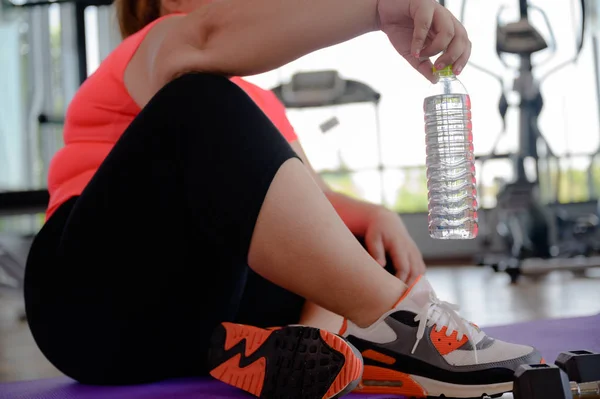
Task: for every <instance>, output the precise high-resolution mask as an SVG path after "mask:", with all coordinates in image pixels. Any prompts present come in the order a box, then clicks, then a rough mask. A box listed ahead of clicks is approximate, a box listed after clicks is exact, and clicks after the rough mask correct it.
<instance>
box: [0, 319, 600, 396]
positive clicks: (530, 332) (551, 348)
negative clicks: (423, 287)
mask: <svg viewBox="0 0 600 399" xmlns="http://www.w3.org/2000/svg"><path fill="white" fill-rule="evenodd" d="M485 331H486V332H487V333H488V334H489V335H491V336H493V337H496V338H498V339H502V340H505V341H512V342H518V343H523V344H529V345H533V346H536V347H537V348H538V349H539V350H540V351H541V352H542V354H543V355H544V357H545V358H546V360H547V361H548V362H552V361H554V359H556V356H558V354H559V353H560V352H563V351H567V350H581V349H587V350H590V351H595V352H600V315H596V316H591V317H579V318H572V319H555V320H540V321H532V322H526V323H519V324H513V325H510V326H501V327H489V328H486V329H485ZM243 398H252V396H250V395H248V394H246V393H245V392H243V391H240V390H238V389H236V388H233V387H230V386H228V385H225V384H223V383H220V382H218V381H215V380H211V379H186V380H172V381H165V382H161V383H156V384H149V385H138V386H130V387H92V386H85V385H80V384H77V383H76V382H74V381H72V380H70V379H68V378H54V379H46V380H38V381H22V382H13V383H8V384H0V399H243ZM347 398H348V399H397V398H400V397H399V396H393V395H361V394H352V395H348V396H347Z"/></svg>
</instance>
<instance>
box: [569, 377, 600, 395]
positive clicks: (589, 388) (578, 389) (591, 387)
mask: <svg viewBox="0 0 600 399" xmlns="http://www.w3.org/2000/svg"><path fill="white" fill-rule="evenodd" d="M571 394H573V399H580V398H581V399H600V381H592V382H582V383H579V384H578V383H576V382H571Z"/></svg>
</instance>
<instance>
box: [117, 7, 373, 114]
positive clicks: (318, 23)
mask: <svg viewBox="0 0 600 399" xmlns="http://www.w3.org/2000/svg"><path fill="white" fill-rule="evenodd" d="M377 26H378V24H377V0H220V1H215V2H213V3H210V4H208V5H205V6H202V7H200V8H199V9H197V10H196V11H194V12H193V13H191V14H188V15H185V16H173V17H171V18H167V19H165V20H163V21H161V22H160V23H159V24H157V26H155V27H154V28H153V29H152V31H151V32H150V33H149V34H148V36H147V37H146V39H145V40H144V43H142V46H141V47H140V49H139V51H138V52H137V53H136V55H135V56H134V59H132V61H131V63H130V65H129V67H128V71H127V73H126V76H130V77H131V76H133V77H138V78H137V79H139V80H142V78H143V79H144V80H145V82H146V84H145V86H146V87H147V88H146V89H143V88H141V89H140V88H139V86H140V85H141V84H136V83H135V82H133V83H132V82H131V81H129V79H127V81H126V84H127V85H128V88H129V89H130V92H131V94H132V96H133V97H134V98H135V99H136V101H137V102H138V103H141V105H143V104H145V103H146V102H147V101H148V100H149V98H150V97H151V96H152V95H153V94H154V93H155V92H156V91H157V90H159V89H160V88H161V87H162V86H164V84H166V83H167V82H169V81H170V80H172V79H173V78H174V77H176V76H179V75H182V74H184V73H187V72H211V73H218V74H222V75H225V76H248V75H253V74H257V73H262V72H266V71H269V70H272V69H275V68H277V67H280V66H282V65H284V64H287V63H289V62H291V61H293V60H295V59H297V58H299V57H302V56H304V55H306V54H309V53H311V52H313V51H315V50H318V49H321V48H325V47H328V46H332V45H334V44H337V43H341V42H343V41H346V40H349V39H352V38H354V37H357V36H360V35H362V34H364V33H367V32H370V31H374V30H377V29H378V28H377ZM132 80H134V81H135V80H136V79H135V78H134V79H132ZM148 82H150V85H148ZM148 86H150V87H148Z"/></svg>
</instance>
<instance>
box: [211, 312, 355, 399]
mask: <svg viewBox="0 0 600 399" xmlns="http://www.w3.org/2000/svg"><path fill="white" fill-rule="evenodd" d="M208 357H209V359H208V364H209V370H211V371H210V375H211V376H213V377H214V378H216V379H217V380H219V381H222V382H224V383H226V384H229V385H232V386H234V387H237V388H240V389H243V390H244V391H246V392H248V393H250V394H252V395H254V396H256V397H258V398H261V399H274V398H285V399H294V398H298V399H334V398H340V397H342V396H344V395H346V394H347V393H350V392H351V391H353V390H354V389H355V388H356V387H357V385H358V383H359V382H360V380H361V378H362V373H363V360H362V356H361V354H360V352H359V351H358V350H357V349H356V348H354V346H352V345H351V344H350V343H348V342H347V341H346V340H345V339H343V338H341V337H339V336H337V335H335V334H332V333H329V332H327V331H324V330H319V329H317V328H312V327H304V326H289V327H282V328H277V329H269V330H266V329H262V328H257V327H252V326H247V325H241V324H233V323H222V324H221V325H220V326H218V327H217V328H216V329H215V332H214V334H213V336H212V339H211V346H210V351H209V356H208Z"/></svg>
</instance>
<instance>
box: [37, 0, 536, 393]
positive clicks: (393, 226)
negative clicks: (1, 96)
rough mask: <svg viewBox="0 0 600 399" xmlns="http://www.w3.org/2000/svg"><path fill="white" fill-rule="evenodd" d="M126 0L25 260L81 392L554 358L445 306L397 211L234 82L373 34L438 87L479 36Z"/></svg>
mask: <svg viewBox="0 0 600 399" xmlns="http://www.w3.org/2000/svg"><path fill="white" fill-rule="evenodd" d="M116 5H117V8H118V11H119V17H120V22H121V28H122V33H123V36H124V37H125V40H124V41H123V42H122V43H121V44H120V45H119V46H118V47H117V48H116V49H115V50H114V51H113V52H112V54H110V55H109V56H108V57H107V58H106V60H104V62H103V63H102V64H101V65H100V67H99V68H98V70H97V71H96V72H95V73H94V74H93V75H92V76H91V77H90V78H89V79H88V80H87V81H86V82H85V83H84V84H83V85H82V86H81V88H80V90H79V92H78V93H77V95H76V96H75V98H74V99H73V100H72V102H71V104H70V106H69V109H68V112H67V115H66V124H65V130H64V139H65V147H64V148H63V149H62V150H61V151H59V152H58V153H57V154H56V156H55V157H54V159H53V162H52V164H51V168H50V174H49V191H50V194H51V201H50V205H49V208H48V212H47V221H46V223H45V225H44V226H43V228H42V229H41V231H40V232H39V234H38V235H37V237H36V239H35V241H34V243H33V245H32V248H31V252H30V255H29V259H28V264H27V271H26V287H25V297H26V306H27V308H26V309H27V315H28V318H29V323H30V326H31V331H32V333H33V336H34V338H35V340H36V342H37V344H38V346H39V347H40V349H41V350H42V352H43V353H44V354H45V356H46V357H47V358H48V359H49V360H50V361H51V362H52V363H53V364H54V365H55V366H56V367H57V368H58V369H59V370H60V371H62V372H63V373H64V374H66V375H67V376H70V377H72V378H74V379H75V380H77V381H79V382H81V383H85V384H136V383H147V382H153V381H159V380H163V379H168V378H178V377H188V376H201V375H206V374H208V373H210V374H211V375H212V376H213V377H215V378H217V379H220V380H222V381H224V382H226V383H229V384H232V385H234V386H237V387H239V388H242V389H244V390H246V391H248V392H250V393H252V394H254V395H256V396H259V397H262V398H334V397H340V396H342V395H344V394H345V393H348V392H350V391H352V390H353V389H355V388H356V389H359V390H362V391H363V392H373V393H387V394H403V395H411V396H418V397H419V396H426V395H441V394H444V395H446V396H450V397H479V396H481V395H482V394H484V393H487V394H489V395H494V394H499V393H502V392H506V391H509V390H511V388H512V382H511V381H512V374H513V370H514V369H515V367H516V366H518V365H519V364H522V363H535V362H540V361H541V357H540V355H539V354H538V353H537V352H536V351H535V350H534V349H533V348H531V347H527V346H521V345H515V344H509V343H505V342H501V341H498V340H494V339H493V338H491V337H489V336H486V335H485V334H484V333H483V332H482V331H481V330H480V329H479V328H478V327H477V326H476V325H474V324H472V323H470V322H468V321H466V320H464V319H462V318H461V317H460V316H458V315H457V313H456V312H455V309H454V307H453V306H452V305H450V304H448V303H446V302H443V301H440V300H438V299H437V297H436V296H435V294H434V292H433V290H432V288H431V286H430V285H429V283H428V282H427V280H426V279H425V278H424V277H420V276H421V275H422V274H423V273H424V269H425V268H424V265H423V260H422V258H421V255H420V253H419V251H418V249H417V247H416V246H415V244H414V242H413V241H412V240H411V238H410V236H409V234H408V232H407V231H406V229H405V227H404V226H403V224H402V221H401V220H400V218H399V217H398V216H397V215H395V214H394V213H392V212H391V211H388V210H386V209H384V208H382V207H380V206H375V205H371V204H367V203H364V202H361V201H357V200H353V199H350V198H347V197H344V196H342V195H340V194H336V193H334V192H332V191H331V190H329V189H328V188H327V187H326V186H325V184H324V183H323V181H322V180H321V179H320V178H319V177H318V176H317V175H316V174H315V173H314V171H313V170H312V169H311V167H310V165H309V163H308V161H307V160H306V157H305V156H304V153H303V151H302V148H301V147H300V145H299V143H298V142H297V140H296V135H295V134H294V131H293V129H292V127H291V126H290V124H289V122H288V120H287V119H286V118H285V111H284V109H283V107H282V105H281V104H280V103H278V102H277V100H276V98H275V97H274V96H273V94H271V93H269V92H266V91H262V90H260V89H259V88H257V87H255V86H253V85H251V84H249V83H247V82H245V81H244V80H241V79H239V78H237V76H248V75H251V74H257V73H262V72H266V71H269V70H272V69H274V68H277V67H280V66H282V65H284V64H286V63H288V62H290V61H292V60H294V59H297V58H298V57H301V56H303V55H305V54H308V53H310V52H312V51H315V50H318V49H321V48H324V47H327V46H331V45H334V44H336V43H340V42H343V41H346V40H349V39H352V38H354V37H356V36H359V35H362V34H364V33H367V32H372V31H378V30H381V31H383V32H384V33H386V34H387V36H388V38H389V40H390V41H391V43H392V44H393V45H394V47H395V48H396V50H397V51H398V53H399V56H402V57H404V58H405V59H406V60H407V61H408V62H409V63H410V65H412V66H413V67H414V68H415V69H417V70H418V71H419V72H420V73H421V74H422V75H423V76H424V77H425V78H427V79H429V80H431V81H434V80H435V76H434V75H433V73H432V64H431V62H430V61H429V58H428V57H433V56H436V55H437V54H439V53H440V52H442V51H443V55H441V56H440V57H439V58H438V59H437V64H436V66H437V67H438V68H441V67H442V66H444V65H448V64H453V65H454V70H455V72H456V73H460V71H461V70H462V69H463V67H464V66H465V65H466V63H467V61H468V58H469V54H470V48H471V45H470V42H469V39H468V37H467V33H466V32H465V29H464V28H463V26H462V25H461V24H460V23H459V22H458V21H457V20H456V19H455V18H454V17H453V16H452V15H451V14H450V12H449V11H447V10H446V9H445V8H444V7H442V6H440V5H439V4H438V3H436V2H435V1H433V0H216V1H207V0H117V4H116ZM409 133H410V132H407V134H409ZM357 236H359V237H364V238H365V241H366V249H365V248H364V247H363V246H362V245H361V244H360V243H359V241H358V240H357V238H356V237H357ZM386 253H387V254H389V255H390V258H391V260H392V261H391V263H393V265H387V266H393V267H394V268H395V270H396V276H394V275H393V274H391V273H389V272H388V271H386V269H384V268H383V267H382V265H383V264H385V254H386ZM335 315H339V319H336V317H337V316H335ZM336 320H339V323H338V325H337V327H336V323H335V321H336ZM342 320H343V322H342ZM300 325H304V326H306V327H302V326H300ZM308 326H312V327H308ZM318 327H321V328H323V329H318ZM328 331H331V332H328ZM332 332H333V333H332ZM334 333H336V334H334ZM359 382H362V384H359Z"/></svg>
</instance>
